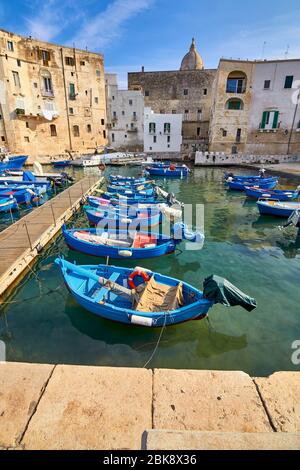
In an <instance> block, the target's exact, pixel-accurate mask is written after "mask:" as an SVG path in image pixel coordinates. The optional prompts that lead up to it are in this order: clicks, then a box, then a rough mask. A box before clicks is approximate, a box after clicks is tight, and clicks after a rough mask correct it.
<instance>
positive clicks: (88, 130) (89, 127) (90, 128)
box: [86, 124, 92, 134]
mask: <svg viewBox="0 0 300 470" xmlns="http://www.w3.org/2000/svg"><path fill="white" fill-rule="evenodd" d="M86 130H87V132H88V133H89V134H90V133H91V132H92V126H91V125H90V124H87V126H86Z"/></svg>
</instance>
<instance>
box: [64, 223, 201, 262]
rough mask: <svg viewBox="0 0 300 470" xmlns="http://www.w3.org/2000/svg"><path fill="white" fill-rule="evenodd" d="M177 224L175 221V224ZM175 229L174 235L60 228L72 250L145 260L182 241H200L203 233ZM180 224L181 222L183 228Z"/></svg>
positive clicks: (167, 251)
mask: <svg viewBox="0 0 300 470" xmlns="http://www.w3.org/2000/svg"><path fill="white" fill-rule="evenodd" d="M175 225H176V224H175ZM177 225H180V227H178V229H179V230H180V233H179V235H178V229H177V228H176V227H175V228H174V236H172V237H170V236H167V235H163V234H159V233H151V234H149V233H146V232H142V231H140V232H136V231H135V230H133V231H130V230H118V232H117V233H116V231H115V230H109V229H97V228H96V229H93V228H72V229H67V228H66V226H65V225H64V226H63V228H62V232H63V236H64V239H65V242H66V244H67V245H68V246H69V247H70V248H71V249H73V250H76V251H80V252H82V253H85V254H87V255H93V256H99V257H106V256H109V257H110V258H114V259H122V258H132V259H145V258H153V257H157V256H163V255H166V254H169V253H173V252H174V251H175V248H176V246H177V245H178V244H179V243H180V242H182V240H189V241H190V242H197V243H201V244H203V242H204V234H203V233H202V232H191V231H189V230H188V228H187V227H186V226H185V225H184V224H177ZM182 225H184V226H183V227H182Z"/></svg>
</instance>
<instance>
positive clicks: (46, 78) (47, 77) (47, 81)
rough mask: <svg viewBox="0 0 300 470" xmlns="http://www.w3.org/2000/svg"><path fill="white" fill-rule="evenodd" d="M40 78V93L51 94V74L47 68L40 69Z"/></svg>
mask: <svg viewBox="0 0 300 470" xmlns="http://www.w3.org/2000/svg"><path fill="white" fill-rule="evenodd" d="M41 78H42V95H44V96H53V87H52V79H51V74H50V72H49V71H48V70H42V71H41Z"/></svg>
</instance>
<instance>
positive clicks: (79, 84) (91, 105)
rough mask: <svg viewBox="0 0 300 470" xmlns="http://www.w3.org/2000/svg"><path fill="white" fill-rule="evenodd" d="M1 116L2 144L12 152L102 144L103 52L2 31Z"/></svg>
mask: <svg viewBox="0 0 300 470" xmlns="http://www.w3.org/2000/svg"><path fill="white" fill-rule="evenodd" d="M0 116H1V118H0V146H2V147H6V148H8V149H9V151H10V152H11V153H15V154H28V155H30V156H31V157H33V158H39V157H43V156H53V155H61V154H64V153H65V152H66V151H71V152H80V153H93V152H94V151H95V149H98V148H103V147H104V146H105V145H106V143H107V130H106V105H105V82H104V61H103V56H102V55H100V54H96V53H90V52H87V51H83V50H78V49H73V48H68V47H62V46H58V45H55V44H50V43H47V42H41V41H37V40H34V39H32V38H31V37H27V38H26V37H22V36H19V35H16V34H13V33H9V32H7V31H4V30H0Z"/></svg>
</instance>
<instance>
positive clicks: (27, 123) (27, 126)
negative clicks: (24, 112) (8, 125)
mask: <svg viewBox="0 0 300 470" xmlns="http://www.w3.org/2000/svg"><path fill="white" fill-rule="evenodd" d="M26 129H29V122H28V121H26Z"/></svg>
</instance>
